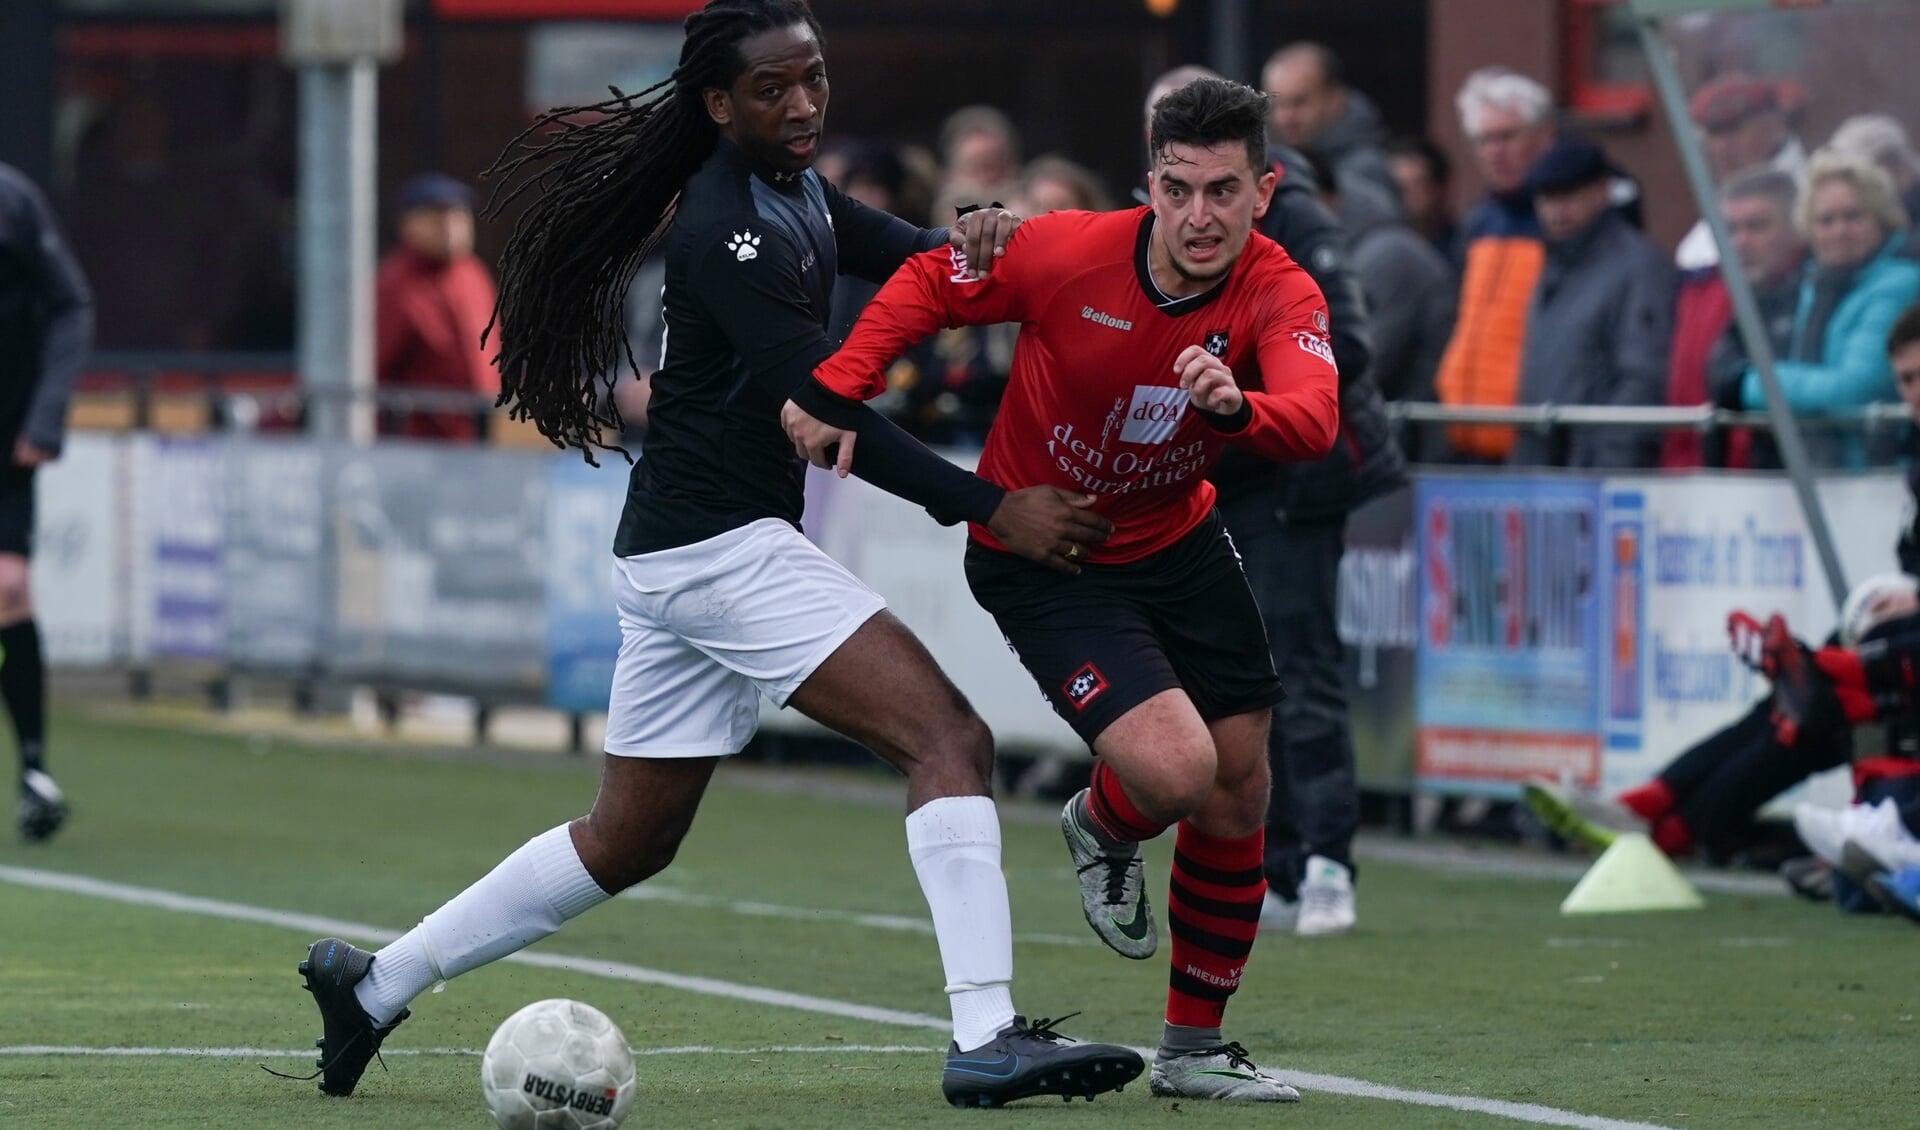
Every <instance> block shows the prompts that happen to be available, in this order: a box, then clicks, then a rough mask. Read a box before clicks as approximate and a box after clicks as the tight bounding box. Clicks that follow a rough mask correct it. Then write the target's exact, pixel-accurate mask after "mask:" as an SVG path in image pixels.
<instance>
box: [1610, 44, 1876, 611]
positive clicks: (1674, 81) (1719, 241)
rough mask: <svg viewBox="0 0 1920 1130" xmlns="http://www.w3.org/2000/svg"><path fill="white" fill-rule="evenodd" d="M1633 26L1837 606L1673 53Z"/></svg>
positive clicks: (1756, 318) (1823, 546)
mask: <svg viewBox="0 0 1920 1130" xmlns="http://www.w3.org/2000/svg"><path fill="white" fill-rule="evenodd" d="M1634 26H1635V27H1636V28H1637V29H1638V31H1639V33H1640V46H1641V48H1642V50H1643V51H1645V53H1646V56H1647V64H1648V69H1649V70H1650V71H1651V72H1652V74H1653V84H1654V88H1655V89H1656V90H1658V91H1659V92H1660V102H1661V104H1662V105H1663V106H1665V107H1666V111H1667V123H1668V124H1669V125H1671V126H1672V127H1673V138H1674V141H1675V142H1676V143H1677V144H1678V145H1679V147H1680V163H1681V164H1682V165H1683V166H1685V168H1686V170H1687V182H1688V183H1689V184H1691V185H1692V186H1693V196H1694V200H1695V202H1696V203H1698V204H1699V206H1700V214H1701V215H1702V216H1703V217H1705V218H1706V221H1707V226H1708V227H1709V228H1711V229H1712V231H1713V242H1714V245H1715V246H1716V247H1718V248H1719V249H1720V277H1721V278H1723V279H1725V280H1726V284H1727V293H1728V295H1729V296H1731V297H1732V299H1733V317H1734V322H1735V324H1736V325H1738V326H1739V328H1740V340H1741V341H1742V342H1743V343H1744V344H1745V345H1746V347H1747V356H1748V357H1751V358H1752V359H1753V366H1754V368H1755V370H1757V371H1758V372H1759V374H1760V387H1761V389H1762V390H1764V391H1765V393H1766V397H1767V415H1768V416H1769V417H1770V418H1771V419H1772V421H1773V438H1774V442H1775V444H1777V445H1778V446H1779V448H1780V459H1781V461H1782V462H1784V463H1785V464H1786V465H1787V474H1788V475H1790V476H1791V477H1792V479H1793V492H1794V494H1795V496H1796V497H1798V498H1799V500H1800V510H1801V512H1802V513H1803V514H1805V516H1806V520H1807V533H1808V535H1809V536H1810V537H1812V538H1813V545H1814V549H1815V550H1816V551H1818V552H1819V554H1820V566H1821V568H1822V570H1824V571H1825V573H1826V575H1827V589H1828V591H1829V592H1830V593H1831V594H1832V596H1833V606H1834V608H1836V609H1838V608H1839V607H1840V606H1841V605H1843V604H1845V603H1846V600H1847V578H1846V574H1845V573H1844V572H1843V571H1842V570H1841V567H1840V554H1839V553H1838V552H1837V551H1836V550H1835V549H1834V545H1833V532H1832V531H1831V530H1830V529H1828V527H1827V514H1826V510H1825V509H1824V508H1823V507H1822V506H1821V505H1820V494H1819V491H1818V490H1817V489H1816V487H1815V484H1814V480H1813V469H1812V467H1811V466H1810V465H1809V464H1808V462H1807V448H1806V445H1805V444H1803V443H1802V442H1801V441H1800V426H1799V424H1798V423H1797V422H1796V421H1795V420H1794V418H1793V408H1792V407H1791V406H1790V405H1789V404H1788V403H1787V398H1786V396H1785V395H1783V394H1782V393H1781V391H1780V378H1779V376H1778V374H1777V373H1776V372H1775V371H1774V358H1773V346H1772V344H1771V343H1770V342H1768V340H1767V331H1766V325H1765V323H1764V322H1762V321H1761V319H1760V306H1759V303H1757V302H1756V301H1754V297H1753V288H1752V287H1751V286H1749V285H1748V283H1747V276H1746V273H1745V272H1744V271H1742V270H1741V269H1740V260H1739V258H1738V257H1736V256H1735V255H1734V253H1733V237H1732V236H1730V235H1729V234H1728V233H1727V219H1726V217H1725V216H1724V215H1723V214H1722V213H1721V211H1720V197H1719V194H1718V192H1716V191H1715V189H1714V185H1713V173H1712V171H1711V170H1709V169H1708V168H1707V158H1706V155H1705V154H1704V153H1703V152H1702V151H1701V149H1700V139H1699V138H1698V137H1696V136H1695V135H1694V132H1693V126H1692V119H1691V118H1689V117H1688V116H1687V99H1686V94H1685V92H1683V91H1682V90H1681V89H1680V75H1679V73H1678V72H1677V71H1675V70H1674V66H1673V56H1672V55H1670V54H1668V52H1667V45H1666V43H1664V42H1663V41H1662V40H1661V39H1660V33H1659V29H1658V27H1657V24H1656V20H1655V18H1654V17H1653V16H1650V15H1647V14H1645V13H1643V12H1640V13H1636V18H1635V19H1634Z"/></svg>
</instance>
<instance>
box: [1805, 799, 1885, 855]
mask: <svg viewBox="0 0 1920 1130" xmlns="http://www.w3.org/2000/svg"><path fill="white" fill-rule="evenodd" d="M1793 830H1794V831H1795V832H1797V833H1799V835H1800V842H1801V843H1804V844H1806V845H1807V850H1808V851H1811V852H1812V853H1813V854H1815V855H1817V856H1819V857H1820V858H1821V859H1824V860H1826V861H1827V862H1828V863H1830V864H1835V865H1838V864H1839V862H1840V853H1841V849H1842V848H1843V847H1844V846H1845V845H1846V842H1847V841H1848V840H1861V841H1863V842H1885V841H1899V840H1903V839H1912V836H1910V835H1908V834H1907V831H1906V828H1905V826H1904V825H1902V824H1901V823H1900V807H1899V805H1896V804H1895V803H1894V802H1893V801H1891V800H1883V801H1881V802H1880V803H1879V804H1874V805H1866V804H1851V805H1848V806H1847V807H1845V808H1827V807H1824V806H1821V805H1814V804H1808V803H1805V802H1802V803H1800V804H1796V805H1794V806H1793Z"/></svg>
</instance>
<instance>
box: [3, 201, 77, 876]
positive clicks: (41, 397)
mask: <svg viewBox="0 0 1920 1130" xmlns="http://www.w3.org/2000/svg"><path fill="white" fill-rule="evenodd" d="M92 348H93V295H92V292H91V291H89V290H88V288H87V280H86V277H85V276H84V275H83V274H81V272H80V264H79V263H77V262H76V261H75V260H74V257H73V254H72V252H70V251H69V250H68V249H67V244H66V241H65V239H64V238H62V236H61V234H60V229H59V226H58V225H57V224H55V222H54V218H53V210H52V209H51V208H49V207H48V206H47V202H46V198H45V197H43V196H42V195H41V194H40V190H39V189H38V188H37V187H35V186H34V184H33V182H32V181H30V180H28V179H27V177H26V175H25V174H24V173H22V172H20V171H19V170H18V169H15V168H14V167H12V166H11V165H5V164H0V452H4V453H5V456H4V458H0V464H3V465H0V701H4V702H5V704H6V708H7V714H8V716H9V717H10V718H12V720H13V732H14V737H15V740H16V742H17V743H18V744H17V748H18V750H19V755H20V802H19V808H18V810H17V811H18V816H17V820H18V826H19V832H20V838H21V839H22V840H24V841H26V842H28V843H37V842H39V841H42V840H45V839H46V838H47V837H49V836H51V835H53V834H54V832H55V831H57V830H59V827H60V824H61V822H62V821H64V820H65V819H66V815H67V805H66V798H65V797H64V796H63V795H62V794H61V791H60V788H59V786H58V785H56V784H54V782H53V778H52V777H50V776H48V775H47V772H46V764H45V756H46V726H47V670H46V665H45V664H44V662H43V661H42V659H41V652H40V625H39V623H38V622H37V621H36V620H35V619H34V614H33V613H34V609H33V589H32V587H31V584H30V577H29V570H28V558H29V557H30V556H31V555H32V553H33V525H34V476H35V474H36V473H37V472H38V470H39V468H40V467H41V465H43V464H45V463H50V462H52V461H53V460H55V459H58V458H59V457H60V449H61V447H62V446H64V444H65V441H66V435H67V409H68V407H69V406H70V405H71V404H72V401H73V386H74V382H75V381H76V380H77V379H78V378H79V376H80V367H81V365H83V364H84V363H85V362H86V358H87V353H88V352H89V351H90V350H91V349H92Z"/></svg>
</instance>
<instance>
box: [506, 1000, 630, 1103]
mask: <svg viewBox="0 0 1920 1130" xmlns="http://www.w3.org/2000/svg"><path fill="white" fill-rule="evenodd" d="M633 1091H634V1077H633V1051H632V1049H630V1048H628V1047H627V1038H626V1036H624V1035H622V1034H621V1032H620V1029H619V1028H618V1027H617V1026H616V1025H615V1024H614V1022H613V1021H611V1020H609V1019H607V1015H606V1013H604V1012H601V1011H600V1010H599V1009H597V1008H594V1007H593V1006H592V1005H587V1004H581V1003H580V1002H579V1001H569V1000H546V1001H536V1002H534V1003H533V1004H530V1005H528V1006H527V1007H525V1008H523V1009H521V1010H520V1011H519V1012H516V1013H514V1014H513V1015H512V1016H509V1017H507V1019H506V1022H505V1023H503V1024H501V1025H500V1027H499V1028H498V1029H496V1030H495V1031H494V1033H493V1039H491V1040H488V1041H487V1054H486V1055H485V1056H484V1057H482V1058H481V1060H480V1092H481V1094H482V1095H484V1096H485V1097H486V1100H487V1110H488V1112H489V1113H491V1114H492V1115H493V1120H494V1122H496V1123H498V1124H499V1126H500V1128H501V1130H554V1128H560V1130H610V1128H611V1127H615V1126H618V1125H620V1120H621V1119H623V1118H625V1117H626V1116H627V1108H628V1107H631V1106H632V1105H633Z"/></svg>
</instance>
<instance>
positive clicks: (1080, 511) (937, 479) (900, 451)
mask: <svg viewBox="0 0 1920 1130" xmlns="http://www.w3.org/2000/svg"><path fill="white" fill-rule="evenodd" d="M780 421H781V424H782V425H783V426H785V427H786V428H787V434H788V436H789V437H790V438H792V439H793V441H794V449H795V451H797V452H798V453H799V454H800V455H802V456H803V457H805V458H806V459H807V461H808V462H810V463H812V464H813V465H814V466H816V467H831V468H834V469H836V470H838V471H839V473H840V476H841V477H842V478H845V477H846V475H847V473H848V472H849V471H851V472H852V473H854V474H856V475H858V476H860V477H861V478H863V479H865V480H867V481H868V482H870V483H872V484H873V485H874V486H877V487H879V488H880V489H881V490H884V491H886V492H887V493H888V494H891V495H896V496H898V497H900V498H904V499H906V500H907V501H909V502H915V503H918V504H920V505H921V506H924V507H926V508H927V511H928V513H930V514H932V515H933V517H934V519H935V520H936V521H939V522H940V523H941V524H943V525H946V524H951V523H952V522H955V521H959V520H962V519H964V520H966V521H969V522H977V523H979V524H981V525H983V526H985V527H987V528H988V529H989V530H992V531H993V536H994V537H995V538H997V539H999V541H1000V544H1002V545H1004V546H1006V547H1007V549H1009V550H1010V551H1012V552H1013V553H1016V554H1018V555H1020V556H1021V557H1025V558H1027V559H1028V560H1030V561H1036V562H1038V563H1040V564H1042V565H1045V566H1047V567H1049V568H1051V569H1055V570H1057V571H1059V572H1062V573H1068V574H1073V573H1078V572H1079V571H1080V566H1079V564H1078V563H1077V562H1078V561H1079V559H1080V558H1081V557H1083V556H1084V555H1085V550H1087V549H1089V548H1091V547H1093V546H1097V545H1101V544H1103V543H1104V542H1105V541H1106V540H1107V537H1108V536H1109V535H1110V534H1112V533H1113V523H1111V522H1109V521H1107V520H1106V519H1105V518H1102V517H1101V516H1100V515H1098V514H1095V513H1094V512H1093V510H1092V506H1093V503H1094V497H1093V496H1092V495H1087V494H1075V493H1071V492H1068V491H1063V490H1060V489H1058V488H1056V487H1048V486H1040V487H1027V488H1026V489H1024V490H1016V491H1007V490H1005V489H1003V488H1001V487H999V486H996V485H994V484H993V483H990V482H987V481H986V480H985V479H982V478H980V477H979V476H978V475H974V474H972V473H970V472H968V471H964V470H962V469H960V468H959V467H956V466H954V465H953V464H952V463H950V462H948V461H947V460H946V459H944V458H942V457H941V456H940V455H938V454H936V453H935V452H933V451H930V450H928V449H927V447H926V446H925V445H924V444H922V443H921V442H920V441H919V440H917V439H914V438H913V437H912V436H910V435H908V434H907V433H906V432H904V431H902V430H901V429H900V428H899V427H898V426H897V425H895V424H894V423H893V421H891V420H888V419H887V418H886V417H884V416H882V415H880V414H879V413H878V412H875V411H874V410H873V409H872V408H871V407H869V406H868V405H866V404H860V403H857V402H842V404H841V405H840V407H839V408H838V409H837V410H836V411H835V412H834V414H833V422H832V423H828V422H827V421H823V420H818V419H815V418H814V417H813V416H811V415H809V414H808V413H807V411H806V410H805V409H804V408H801V407H800V406H799V405H797V404H795V403H794V402H793V401H791V400H789V401H788V402H787V404H786V406H785V408H783V409H782V410H781V413H780ZM856 451H857V452H858V453H859V454H858V458H857V459H856V457H855V452H856Z"/></svg>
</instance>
